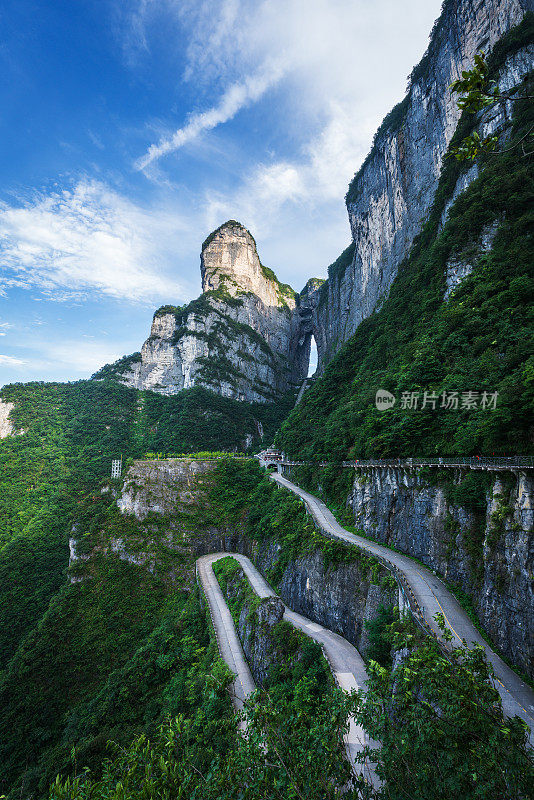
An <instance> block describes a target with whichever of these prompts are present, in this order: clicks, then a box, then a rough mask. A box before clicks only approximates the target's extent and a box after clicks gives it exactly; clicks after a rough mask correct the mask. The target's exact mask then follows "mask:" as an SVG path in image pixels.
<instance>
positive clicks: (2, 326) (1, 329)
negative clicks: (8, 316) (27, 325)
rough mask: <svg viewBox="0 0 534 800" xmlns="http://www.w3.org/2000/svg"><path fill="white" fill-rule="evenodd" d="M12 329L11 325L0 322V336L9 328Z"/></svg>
mask: <svg viewBox="0 0 534 800" xmlns="http://www.w3.org/2000/svg"><path fill="white" fill-rule="evenodd" d="M12 327H13V325H11V324H10V323H9V322H0V336H5V335H6V332H7V331H8V330H9V328H12Z"/></svg>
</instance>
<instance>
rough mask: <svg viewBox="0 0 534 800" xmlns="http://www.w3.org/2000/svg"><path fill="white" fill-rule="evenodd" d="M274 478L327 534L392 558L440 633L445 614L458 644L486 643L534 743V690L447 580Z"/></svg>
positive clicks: (508, 699) (505, 695) (509, 710)
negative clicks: (439, 623) (481, 628)
mask: <svg viewBox="0 0 534 800" xmlns="http://www.w3.org/2000/svg"><path fill="white" fill-rule="evenodd" d="M272 478H273V480H275V481H276V482H277V483H278V484H280V486H285V487H286V488H287V489H290V490H291V491H292V492H294V493H295V494H297V495H298V496H299V497H301V498H302V499H303V500H304V502H305V503H306V506H307V507H308V510H309V511H310V513H311V515H312V516H313V518H314V519H315V521H316V522H317V524H318V525H319V527H320V528H321V529H322V530H323V531H324V532H325V533H326V534H327V535H330V536H335V537H336V538H338V539H342V540H343V541H345V542H350V543H351V544H357V545H358V546H359V547H361V548H363V549H364V550H367V551H368V552H370V553H374V554H376V555H379V556H382V557H383V558H387V559H388V560H389V561H391V562H392V563H393V564H394V565H395V566H396V567H397V568H398V569H399V571H400V572H402V573H403V574H404V576H405V578H406V580H407V582H408V583H409V585H410V586H411V588H412V590H413V593H414V595H415V597H416V599H417V601H418V603H419V606H420V607H421V609H422V610H423V613H424V617H425V620H426V621H427V622H428V624H429V625H430V627H431V628H432V629H433V630H434V631H435V632H436V634H439V629H438V626H437V625H436V622H435V621H434V615H435V614H437V613H442V614H443V616H444V617H445V620H446V622H447V624H448V627H449V629H450V630H451V632H452V634H453V637H454V640H453V643H454V644H461V640H462V639H465V640H466V641H467V642H468V644H472V643H477V644H480V645H482V647H483V648H484V650H485V651H486V656H487V658H488V661H490V662H491V664H492V666H493V669H494V670H495V675H496V678H497V689H498V691H499V694H500V696H501V700H502V704H503V708H504V711H505V713H506V714H507V715H508V716H510V717H513V716H515V715H517V716H519V717H521V719H523V720H524V721H525V722H526V723H527V725H528V726H529V727H530V730H531V736H530V740H531V743H533V744H534V692H533V691H532V689H530V687H529V686H527V684H526V683H524V682H523V681H522V680H521V678H519V677H518V676H517V675H516V674H515V672H513V670H511V669H510V668H509V667H508V666H507V665H506V664H505V663H504V661H503V660H502V659H501V658H499V656H498V655H497V653H495V652H494V651H493V650H492V649H491V648H490V646H489V645H488V644H487V643H486V642H485V641H484V639H483V638H482V637H481V635H480V634H479V632H478V631H477V629H476V628H475V626H474V625H473V623H472V622H471V620H470V619H469V617H468V616H467V614H466V612H465V611H464V610H463V608H462V607H461V606H460V604H459V603H458V601H457V600H456V598H455V597H454V595H452V594H451V592H450V591H449V590H448V589H447V587H446V586H445V584H444V583H443V581H441V580H440V579H439V578H438V577H437V576H436V575H434V573H433V572H431V571H430V570H429V569H426V567H423V566H422V565H421V564H419V563H418V562H417V561H414V560H413V559H411V558H410V557H409V556H406V555H402V554H400V553H396V552H395V551H394V550H390V549H389V548H388V547H386V546H385V545H380V544H376V543H375V542H372V541H370V540H369V539H366V538H364V537H363V536H357V535H356V534H354V533H350V532H349V531H346V530H345V529H344V528H342V527H341V525H340V524H339V523H338V522H337V520H336V519H335V517H334V515H333V514H332V512H331V511H329V509H328V508H327V507H326V506H325V504H324V503H322V502H321V501H320V500H318V499H317V498H316V497H314V496H313V495H312V494H309V492H305V491H304V489H301V488H300V486H297V485H296V484H294V483H291V481H288V480H287V478H284V477H283V476H282V475H278V474H273V475H272Z"/></svg>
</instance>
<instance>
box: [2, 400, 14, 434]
mask: <svg viewBox="0 0 534 800" xmlns="http://www.w3.org/2000/svg"><path fill="white" fill-rule="evenodd" d="M13 408H14V406H13V403H4V402H3V400H0V439H5V438H6V436H11V434H12V433H13V425H12V424H11V422H10V420H9V414H10V413H11V411H12V410H13Z"/></svg>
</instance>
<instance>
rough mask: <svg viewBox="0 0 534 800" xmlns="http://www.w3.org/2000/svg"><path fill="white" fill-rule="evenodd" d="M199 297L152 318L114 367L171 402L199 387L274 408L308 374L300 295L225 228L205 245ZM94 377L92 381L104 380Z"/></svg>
mask: <svg viewBox="0 0 534 800" xmlns="http://www.w3.org/2000/svg"><path fill="white" fill-rule="evenodd" d="M200 262H201V275H202V292H203V293H202V295H201V296H200V297H199V298H198V299H197V300H193V302H191V303H189V304H188V305H186V306H183V307H177V306H163V307H162V308H160V309H158V310H157V311H156V313H155V314H154V320H153V322H152V329H151V332H150V336H149V338H148V339H147V340H146V342H145V343H144V345H143V347H142V350H141V353H140V354H137V355H136V356H131V357H129V358H128V359H126V363H123V362H117V364H116V365H114V368H115V373H116V374H117V375H119V376H120V378H121V380H122V381H123V382H124V383H126V384H127V385H128V386H132V387H134V388H137V389H152V390H153V391H156V392H160V393H162V394H167V395H170V394H176V393H177V392H180V391H181V390H182V389H187V388H190V387H192V386H204V387H206V388H208V389H211V390H213V391H215V392H217V393H218V394H221V395H223V396H225V397H231V398H234V399H237V400H246V401H248V402H266V401H269V400H274V399H276V397H278V396H279V395H280V394H282V393H284V392H286V391H288V390H289V389H291V388H293V387H294V386H295V385H297V384H298V383H299V382H301V381H302V379H303V378H304V377H305V376H306V374H307V368H308V360H309V349H310V337H309V336H308V337H307V338H306V337H301V335H300V318H299V314H298V310H297V306H298V303H299V298H298V295H296V294H295V292H294V291H293V290H292V289H291V287H290V286H287V285H284V284H281V283H280V282H279V281H278V279H277V278H276V275H275V274H274V272H272V270H269V269H267V268H266V267H264V266H263V265H262V263H261V262H260V259H259V256H258V253H257V249H256V242H255V241H254V239H253V237H252V235H251V234H250V233H249V231H247V230H246V228H244V227H243V226H242V225H240V224H239V223H238V222H235V221H233V220H230V221H229V222H226V223H225V224H224V225H222V226H221V227H220V228H218V229H217V230H216V231H214V232H213V233H212V234H211V235H210V236H209V237H208V238H207V239H206V241H205V242H204V244H203V246H202V254H201V257H200ZM101 376H102V375H101V374H99V373H97V375H96V376H95V377H97V378H98V377H101Z"/></svg>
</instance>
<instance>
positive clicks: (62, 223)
mask: <svg viewBox="0 0 534 800" xmlns="http://www.w3.org/2000/svg"><path fill="white" fill-rule="evenodd" d="M182 228H183V222H182V221H181V220H180V219H179V217H177V216H176V215H175V214H172V213H170V212H168V211H166V210H165V209H162V208H159V209H156V210H155V211H154V210H152V211H148V210H146V209H143V208H141V207H140V206H138V205H136V204H134V203H132V202H131V201H129V200H126V199H125V198H124V197H122V196H120V195H119V194H117V193H116V192H114V191H112V190H111V189H109V188H108V187H107V186H106V185H104V184H103V183H100V182H97V181H87V180H81V181H79V182H78V183H77V184H76V185H75V186H74V188H72V189H67V190H64V191H57V192H54V193H52V194H48V195H40V196H37V197H36V198H34V199H33V200H32V201H30V202H27V203H25V204H24V205H19V206H14V205H8V204H6V203H2V204H0V257H1V259H2V260H1V262H0V263H1V271H2V273H3V277H2V278H0V286H1V285H3V287H4V289H5V288H6V287H13V286H18V287H23V288H31V289H37V290H39V291H40V292H42V293H43V294H44V295H45V296H46V297H48V298H51V299H55V300H72V299H81V298H84V297H86V296H88V295H94V294H97V295H98V294H101V295H104V296H108V297H113V298H117V299H126V300H130V301H138V302H139V301H142V302H153V301H154V300H155V299H156V298H165V297H169V296H173V297H175V296H176V295H177V294H180V286H178V285H177V282H176V280H174V279H171V277H170V275H169V274H168V271H167V272H166V267H167V266H168V262H169V260H170V259H169V251H170V250H172V246H173V244H174V245H176V242H177V237H178V236H179V234H180V231H181V229H182Z"/></svg>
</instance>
